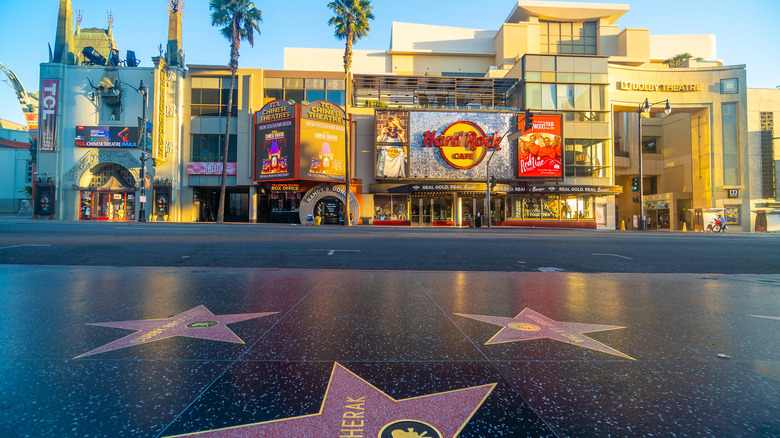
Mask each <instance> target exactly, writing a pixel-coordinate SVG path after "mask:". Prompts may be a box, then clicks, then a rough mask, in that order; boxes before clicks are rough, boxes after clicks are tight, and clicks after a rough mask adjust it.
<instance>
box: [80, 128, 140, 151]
mask: <svg viewBox="0 0 780 438" xmlns="http://www.w3.org/2000/svg"><path fill="white" fill-rule="evenodd" d="M138 138H139V136H138V127H136V126H76V146H77V147H88V148H137V147H138Z"/></svg>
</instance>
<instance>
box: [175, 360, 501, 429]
mask: <svg viewBox="0 0 780 438" xmlns="http://www.w3.org/2000/svg"><path fill="white" fill-rule="evenodd" d="M494 387H495V384H489V385H482V386H474V387H471V388H464V389H457V390H454V391H448V392H440V393H438V394H431V395H424V396H420V397H412V398H408V399H404V400H395V399H393V398H392V397H390V396H388V395H387V394H385V393H383V392H382V391H380V390H379V389H377V388H375V387H374V386H372V385H371V384H369V383H368V382H366V381H365V380H363V379H361V378H360V377H358V376H357V375H355V374H353V373H352V372H351V371H349V370H347V369H346V368H344V367H343V366H341V365H340V364H338V363H337V364H335V366H334V367H333V372H332V373H331V376H330V382H329V383H328V389H327V391H326V393H325V398H324V400H323V401H322V406H321V407H320V412H318V413H316V414H311V415H304V416H300V417H292V418H284V419H280V420H273V421H266V422H263V423H253V424H247V425H243V426H234V427H228V428H224V429H216V430H210V431H203V432H196V433H193V434H185V435H177V436H178V437H185V436H199V437H200V436H203V437H212V438H214V437H232V438H250V437H296V438H307V437H310V438H321V437H339V436H343V437H379V438H385V437H386V438H396V437H410V438H411V437H414V438H418V437H422V438H442V437H447V438H449V437H456V436H458V434H459V433H460V431H461V429H463V427H464V426H465V425H466V423H468V421H469V419H471V416H472V415H473V414H474V412H476V410H477V409H478V408H479V407H480V406H481V405H482V403H483V402H484V401H485V399H486V398H487V396H488V395H489V394H490V392H491V391H492V390H493V388H494Z"/></svg>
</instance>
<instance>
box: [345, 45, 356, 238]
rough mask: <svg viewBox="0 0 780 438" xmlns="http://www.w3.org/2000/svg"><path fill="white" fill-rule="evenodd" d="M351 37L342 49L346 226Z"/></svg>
mask: <svg viewBox="0 0 780 438" xmlns="http://www.w3.org/2000/svg"><path fill="white" fill-rule="evenodd" d="M352 38H354V36H353V34H352V32H349V33H348V34H347V47H346V49H345V50H344V171H345V174H344V175H345V178H344V181H345V182H344V187H345V188H346V190H345V192H346V198H347V202H346V204H345V206H346V209H347V211H346V215H345V217H346V218H347V220H346V224H347V226H348V227H349V226H352V218H351V215H352V214H351V212H352V210H351V208H350V202H349V194H350V184H349V180H350V176H351V175H350V171H349V170H350V169H349V167H350V166H349V152H350V151H349V149H350V147H349V103H350V101H349V100H350V89H351V88H352V84H351V83H352V80H351V79H352V74H351V70H352Z"/></svg>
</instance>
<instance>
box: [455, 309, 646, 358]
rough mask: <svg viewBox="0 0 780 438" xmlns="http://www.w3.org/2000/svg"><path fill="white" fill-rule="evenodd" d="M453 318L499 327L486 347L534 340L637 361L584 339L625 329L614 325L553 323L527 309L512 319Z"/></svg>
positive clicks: (497, 317)
mask: <svg viewBox="0 0 780 438" xmlns="http://www.w3.org/2000/svg"><path fill="white" fill-rule="evenodd" d="M455 315H458V316H463V317H466V318H471V319H476V320H477V321H482V322H487V323H490V324H494V325H498V326H501V327H502V328H501V330H499V331H498V333H496V334H495V335H493V337H492V338H490V339H489V340H488V341H487V342H485V345H491V344H501V343H505V342H519V341H530V340H534V339H553V340H556V341H560V342H565V343H567V344H571V345H576V346H578V347H583V348H588V349H591V350H596V351H600V352H602V353H607V354H612V355H615V356H620V357H623V358H626V359H631V360H636V359H634V358H633V357H631V356H629V355H627V354H625V353H621V352H620V351H617V350H615V349H614V348H612V347H608V346H607V345H604V344H602V343H601V342H598V341H596V340H594V339H591V338H589V337H587V336H584V335H583V333H592V332H599V331H604V330H617V329H623V328H625V327H620V326H614V325H598V324H582V323H576V322H560V321H554V320H552V319H550V318H548V317H546V316H544V315H542V314H541V313H538V312H535V311H533V310H531V309H529V308H527V307H526V308H525V309H523V311H522V312H520V313H519V314H518V315H517V316H515V317H514V318H506V317H501V316H485V315H468V314H463V313H456V314H455Z"/></svg>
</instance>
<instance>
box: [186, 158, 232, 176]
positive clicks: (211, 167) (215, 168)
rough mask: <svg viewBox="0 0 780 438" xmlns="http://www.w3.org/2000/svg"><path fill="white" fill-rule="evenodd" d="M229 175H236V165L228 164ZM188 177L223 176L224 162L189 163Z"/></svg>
mask: <svg viewBox="0 0 780 438" xmlns="http://www.w3.org/2000/svg"><path fill="white" fill-rule="evenodd" d="M227 174H228V175H235V174H236V163H233V162H230V163H227ZM187 175H222V162H220V161H217V162H203V161H198V162H193V161H191V162H189V163H187Z"/></svg>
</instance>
